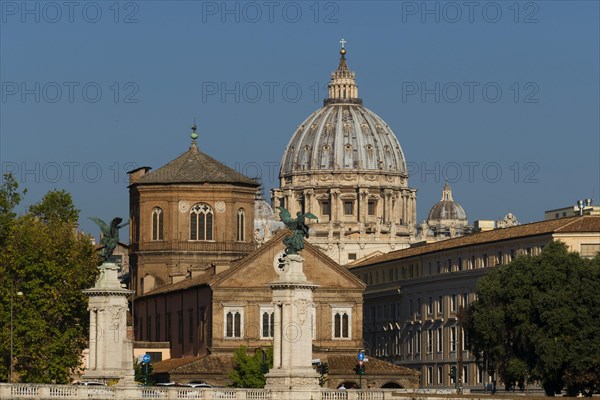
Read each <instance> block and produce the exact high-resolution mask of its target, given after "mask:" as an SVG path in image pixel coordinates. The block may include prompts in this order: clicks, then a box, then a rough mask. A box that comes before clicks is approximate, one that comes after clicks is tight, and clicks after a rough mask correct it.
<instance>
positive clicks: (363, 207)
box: [358, 189, 369, 223]
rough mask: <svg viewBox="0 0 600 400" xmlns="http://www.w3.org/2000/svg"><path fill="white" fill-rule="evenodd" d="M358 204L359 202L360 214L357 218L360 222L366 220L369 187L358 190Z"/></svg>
mask: <svg viewBox="0 0 600 400" xmlns="http://www.w3.org/2000/svg"><path fill="white" fill-rule="evenodd" d="M358 193H359V204H360V214H359V216H358V220H359V221H360V222H362V223H366V222H367V214H368V211H369V210H368V208H369V199H368V197H369V189H360V190H359V192H358Z"/></svg>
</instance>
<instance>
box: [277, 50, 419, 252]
mask: <svg viewBox="0 0 600 400" xmlns="http://www.w3.org/2000/svg"><path fill="white" fill-rule="evenodd" d="M340 54H341V58H340V63H339V66H338V68H337V70H336V71H334V72H333V73H332V75H331V83H330V84H329V97H328V98H327V99H325V101H324V106H323V107H322V108H321V109H319V110H317V111H315V112H314V113H313V114H311V115H310V116H309V117H308V118H307V119H306V120H305V121H304V122H303V123H302V124H300V126H299V127H298V129H297V130H296V132H295V133H294V135H293V136H292V138H291V139H290V141H289V143H288V145H287V147H286V150H285V152H284V154H283V158H282V163H281V170H280V176H279V178H280V188H278V189H274V190H273V192H272V196H273V199H272V200H273V204H274V205H275V206H280V205H283V206H285V207H286V208H287V209H288V210H289V211H290V212H291V213H292V215H293V214H294V213H295V212H297V211H303V212H311V213H313V214H315V215H316V216H318V217H319V220H318V222H316V223H312V224H311V228H312V230H313V231H314V233H313V234H312V236H311V238H309V240H310V241H311V242H313V243H314V244H317V245H318V246H320V247H321V248H322V249H323V250H325V251H326V252H327V254H328V255H329V256H330V257H332V258H333V259H334V260H335V261H337V262H339V263H340V264H346V263H348V262H352V261H353V260H354V259H360V258H363V257H366V256H369V255H370V254H372V253H375V252H382V253H385V252H388V251H391V250H394V249H399V248H402V247H407V246H408V244H409V243H410V242H411V241H412V240H413V239H414V234H415V231H416V224H415V223H416V190H415V189H412V188H409V187H408V174H407V169H406V161H405V158H404V153H403V151H402V148H401V147H400V143H399V142H398V139H397V138H396V136H395V135H394V133H393V132H392V130H391V129H390V127H389V126H388V125H387V124H386V123H385V122H384V121H383V120H382V119H381V118H380V117H379V116H378V115H377V114H375V113H374V112H372V111H371V110H369V109H367V108H365V107H364V106H363V105H362V100H361V99H360V98H359V97H358V86H357V84H356V81H355V74H354V72H352V71H350V69H349V68H348V66H347V64H346V49H344V48H343V47H342V49H341V51H340Z"/></svg>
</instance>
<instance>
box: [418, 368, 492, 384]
mask: <svg viewBox="0 0 600 400" xmlns="http://www.w3.org/2000/svg"><path fill="white" fill-rule="evenodd" d="M435 371H436V375H435V377H434V375H433V374H434V367H432V366H430V367H427V373H426V375H427V376H426V382H427V385H428V386H431V385H433V382H434V380H435V382H436V383H437V384H438V385H446V384H448V383H450V384H454V383H455V382H454V379H453V378H452V377H450V366H447V367H446V371H444V367H443V366H438V367H437V368H436V369H435ZM446 377H447V378H446ZM475 378H476V380H475V383H476V384H477V383H479V384H480V383H483V368H482V367H481V366H479V365H478V366H477V373H476V374H475ZM461 379H462V381H463V382H466V383H467V384H469V382H470V381H469V379H470V377H469V368H468V366H466V365H464V366H463V370H462V376H461ZM446 380H447V381H446Z"/></svg>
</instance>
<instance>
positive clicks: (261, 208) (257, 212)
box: [254, 198, 275, 220]
mask: <svg viewBox="0 0 600 400" xmlns="http://www.w3.org/2000/svg"><path fill="white" fill-rule="evenodd" d="M254 218H255V219H265V220H274V219H275V213H274V212H273V209H272V208H271V206H270V205H269V203H267V202H266V201H265V200H263V199H262V198H260V199H256V200H254Z"/></svg>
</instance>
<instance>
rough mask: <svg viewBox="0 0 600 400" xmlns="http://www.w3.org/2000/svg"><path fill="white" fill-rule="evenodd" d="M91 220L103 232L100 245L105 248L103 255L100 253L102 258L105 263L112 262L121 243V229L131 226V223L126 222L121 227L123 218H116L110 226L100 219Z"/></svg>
mask: <svg viewBox="0 0 600 400" xmlns="http://www.w3.org/2000/svg"><path fill="white" fill-rule="evenodd" d="M90 219H91V220H92V221H94V222H95V223H96V225H98V227H99V228H100V232H102V238H101V239H100V244H102V245H103V246H104V249H102V253H100V256H101V257H102V259H103V260H104V261H110V258H111V257H112V254H113V251H115V248H116V247H117V244H118V243H119V229H121V228H123V227H124V226H127V225H129V222H126V223H124V224H123V225H119V224H120V223H121V222H122V221H123V218H119V217H116V218H113V220H112V221H111V222H110V226H109V225H107V224H106V222H104V221H102V220H101V219H100V218H96V217H90Z"/></svg>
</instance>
